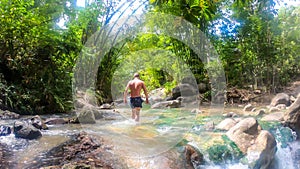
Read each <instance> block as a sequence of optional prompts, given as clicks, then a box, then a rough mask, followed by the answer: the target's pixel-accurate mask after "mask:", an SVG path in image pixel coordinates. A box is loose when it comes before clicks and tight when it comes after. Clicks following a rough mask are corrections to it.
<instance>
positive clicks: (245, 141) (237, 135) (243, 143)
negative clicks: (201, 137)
mask: <svg viewBox="0 0 300 169" xmlns="http://www.w3.org/2000/svg"><path fill="white" fill-rule="evenodd" d="M260 130H261V128H260V126H259V125H258V122H257V120H256V119H254V118H252V117H250V118H246V119H243V120H241V121H240V122H239V123H237V124H236V125H235V126H233V127H232V128H231V129H230V130H229V131H227V133H226V135H227V136H228V137H229V138H230V140H232V141H233V142H235V144H236V145H237V146H238V147H239V148H240V150H241V151H242V152H243V153H244V154H246V153H247V149H248V148H249V147H250V146H251V145H252V144H253V142H254V141H255V138H256V136H257V135H258V134H259V132H260Z"/></svg>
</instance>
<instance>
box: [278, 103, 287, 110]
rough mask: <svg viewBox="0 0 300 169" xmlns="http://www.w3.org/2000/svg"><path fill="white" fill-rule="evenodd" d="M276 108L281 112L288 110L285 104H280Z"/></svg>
mask: <svg viewBox="0 0 300 169" xmlns="http://www.w3.org/2000/svg"><path fill="white" fill-rule="evenodd" d="M276 108H278V109H279V110H285V109H286V105H285V104H278V105H277V106H276Z"/></svg>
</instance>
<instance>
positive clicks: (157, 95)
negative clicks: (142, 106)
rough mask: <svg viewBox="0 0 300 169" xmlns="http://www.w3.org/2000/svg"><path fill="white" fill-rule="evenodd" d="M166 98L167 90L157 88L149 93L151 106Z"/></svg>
mask: <svg viewBox="0 0 300 169" xmlns="http://www.w3.org/2000/svg"><path fill="white" fill-rule="evenodd" d="M165 98H166V90H165V88H157V89H155V90H152V91H150V92H149V102H150V104H154V103H157V102H161V101H163V100H164V99H165Z"/></svg>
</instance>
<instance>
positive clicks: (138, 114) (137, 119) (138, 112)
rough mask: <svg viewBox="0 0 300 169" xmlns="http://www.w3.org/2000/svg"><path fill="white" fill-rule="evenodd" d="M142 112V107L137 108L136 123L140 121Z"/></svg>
mask: <svg viewBox="0 0 300 169" xmlns="http://www.w3.org/2000/svg"><path fill="white" fill-rule="evenodd" d="M140 110H141V108H140V107H136V108H135V121H136V122H138V121H140Z"/></svg>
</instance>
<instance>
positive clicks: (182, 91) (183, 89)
mask: <svg viewBox="0 0 300 169" xmlns="http://www.w3.org/2000/svg"><path fill="white" fill-rule="evenodd" d="M198 93H199V92H198V87H195V86H193V85H191V84H187V83H184V84H179V85H178V86H176V87H175V88H173V89H172V99H177V98H178V97H180V96H183V97H189V96H195V95H197V94H198Z"/></svg>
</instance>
